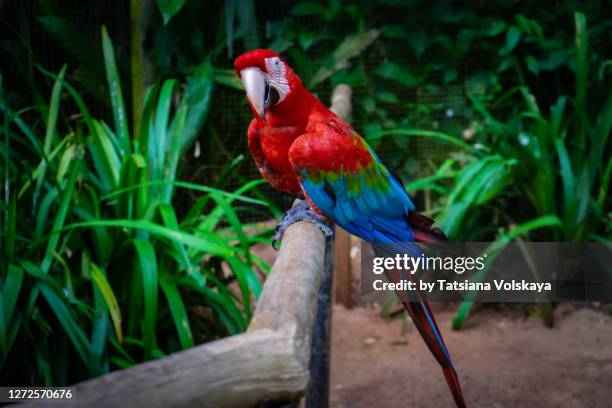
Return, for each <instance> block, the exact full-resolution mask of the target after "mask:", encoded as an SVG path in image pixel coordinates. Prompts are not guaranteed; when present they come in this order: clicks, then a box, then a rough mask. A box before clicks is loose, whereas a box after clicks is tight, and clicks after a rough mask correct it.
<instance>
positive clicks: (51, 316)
mask: <svg viewBox="0 0 612 408" xmlns="http://www.w3.org/2000/svg"><path fill="white" fill-rule="evenodd" d="M102 49H103V53H104V61H105V68H106V74H107V83H108V88H109V91H110V99H111V107H112V111H113V118H114V126H112V127H111V126H109V125H108V124H107V123H105V122H104V121H101V120H97V119H95V118H93V117H92V115H91V114H90V112H89V110H88V108H87V106H86V105H85V103H84V102H83V99H82V97H81V95H80V94H79V93H78V92H77V91H76V89H75V88H73V87H72V86H71V85H70V84H69V83H68V82H66V81H65V78H64V74H65V72H66V69H65V67H64V68H62V70H61V71H60V72H59V74H57V75H55V74H52V73H50V72H48V71H46V70H44V69H43V68H40V67H39V70H40V71H41V72H42V73H43V74H44V75H45V76H46V77H49V78H52V79H53V81H54V85H53V90H52V93H51V98H50V101H49V104H48V105H47V106H46V107H45V109H44V110H41V111H44V112H47V114H46V115H45V116H44V117H43V118H42V123H41V124H40V125H37V121H36V120H35V119H34V117H33V115H34V114H35V111H31V110H29V109H23V110H19V111H15V110H12V109H11V108H10V107H9V106H8V105H7V103H6V99H5V98H4V97H2V98H0V111H1V112H2V114H3V116H4V118H5V120H4V124H3V127H2V129H1V134H2V143H1V147H0V152H1V156H2V157H3V161H2V164H0V169H1V170H2V172H1V173H2V177H3V196H2V198H1V199H0V215H1V217H0V218H1V221H0V222H1V224H0V230H1V235H0V240H1V245H0V247H1V248H2V250H1V254H2V259H1V261H0V276H1V280H0V289H1V292H2V298H1V301H0V373H1V374H0V375H1V376H2V378H3V383H4V384H7V383H15V384H21V385H23V384H33V385H41V384H44V385H46V386H58V385H65V384H69V383H73V382H76V381H79V380H82V379H85V378H88V377H91V376H96V375H100V374H103V373H105V372H108V371H109V370H111V369H113V368H122V367H128V366H131V365H133V364H135V363H138V362H140V361H144V360H148V359H151V358H155V357H159V356H162V355H164V354H166V353H170V352H173V351H175V350H180V349H185V348H188V347H191V346H193V345H194V344H197V343H201V342H204V341H207V340H211V339H214V338H217V337H218V336H221V335H224V334H226V333H230V334H232V333H237V332H240V331H242V330H244V329H245V328H246V326H247V324H248V321H249V318H250V316H251V310H252V309H251V308H252V304H253V301H254V299H256V298H257V296H258V294H259V292H260V289H261V284H260V276H259V275H258V272H257V271H259V273H261V274H265V273H266V272H267V271H268V266H267V265H266V264H265V262H263V261H262V260H261V259H259V258H258V257H257V256H255V255H254V254H252V253H251V252H250V248H251V246H252V245H254V244H256V243H259V242H267V241H268V240H269V235H270V233H271V231H270V230H269V229H260V230H259V231H257V230H254V232H251V233H247V232H246V231H245V227H244V226H243V225H242V224H241V222H240V213H241V212H243V211H245V209H244V208H243V207H241V206H240V203H245V204H249V205H256V206H261V207H262V208H268V207H269V203H268V202H266V201H262V200H261V199H255V198H251V197H248V196H247V194H249V193H251V192H254V191H255V190H256V189H257V186H258V184H260V182H261V181H260V180H255V181H252V182H248V183H245V184H244V185H242V186H241V187H239V188H238V189H237V190H235V191H233V192H225V191H222V190H220V189H218V188H213V187H207V186H202V185H196V184H192V183H187V182H182V181H178V179H177V174H178V172H179V170H180V167H181V155H182V153H184V152H185V150H186V149H187V148H188V147H189V146H190V145H191V144H192V143H193V141H194V139H195V135H196V134H197V133H198V132H199V131H200V129H202V126H203V124H204V122H205V120H206V117H207V115H208V111H209V109H210V95H211V92H212V88H213V70H212V68H211V66H210V62H209V61H206V62H204V63H203V64H202V65H201V66H200V67H199V68H198V69H197V70H196V72H194V74H193V75H192V76H191V78H190V80H189V82H188V84H187V86H186V90H185V92H184V94H183V95H180V94H178V93H177V88H178V87H177V85H178V84H177V82H176V81H174V80H167V81H165V82H163V83H162V84H159V85H154V86H153V87H151V89H149V91H148V92H147V95H146V97H145V104H144V107H143V114H142V129H141V130H140V132H139V137H138V138H137V139H135V138H131V137H130V134H131V132H130V129H129V124H128V121H127V115H126V112H125V109H124V104H123V98H122V92H121V84H120V81H119V75H118V73H117V70H116V63H115V56H114V51H113V46H112V44H111V42H110V39H109V37H108V35H107V34H106V31H105V30H104V29H103V31H102ZM0 85H1V81H0ZM0 89H2V88H1V87H0ZM64 95H69V96H70V99H66V98H63V96H64ZM75 108H76V112H78V113H77V114H75V111H74V109H75ZM29 123H33V124H32V125H30V124H29ZM132 132H133V129H132ZM40 133H44V138H41V136H40ZM41 140H42V142H41ZM236 164H237V163H236V162H234V163H231V164H230V166H236ZM176 189H190V190H193V191H195V192H198V193H201V196H200V197H199V198H198V199H197V200H196V201H195V202H194V203H193V205H192V206H191V207H190V208H189V209H188V211H186V212H185V214H184V215H181V214H179V213H177V211H176V210H175V208H174V207H173V206H172V198H173V195H174V191H175V190H176Z"/></svg>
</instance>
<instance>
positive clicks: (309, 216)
mask: <svg viewBox="0 0 612 408" xmlns="http://www.w3.org/2000/svg"><path fill="white" fill-rule="evenodd" d="M298 221H308V222H310V223H312V224H314V225H316V226H317V227H319V229H320V230H321V231H322V232H323V234H325V237H326V238H327V239H328V241H329V242H331V241H333V239H334V230H333V228H332V227H331V225H330V224H329V222H328V221H327V218H325V217H324V216H322V215H319V213H317V212H316V211H315V210H313V209H312V207H311V206H310V204H309V203H308V201H306V200H300V201H299V202H298V203H297V204H295V205H294V206H292V207H291V208H290V209H289V210H287V212H286V213H285V215H283V218H282V219H281V222H280V224H278V226H277V227H276V233H275V234H274V240H272V247H273V248H274V249H278V248H277V244H278V243H279V242H280V241H281V239H282V238H283V234H284V233H285V230H286V229H287V228H288V227H289V226H290V225H291V224H293V223H296V222H298Z"/></svg>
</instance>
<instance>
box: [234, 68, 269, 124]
mask: <svg viewBox="0 0 612 408" xmlns="http://www.w3.org/2000/svg"><path fill="white" fill-rule="evenodd" d="M240 78H241V79H242V83H243V84H244V89H245V90H246V94H247V98H249V101H250V102H251V106H252V107H253V109H254V110H255V112H257V114H258V115H259V117H260V118H261V119H263V120H265V119H266V117H265V114H264V102H265V101H264V96H265V93H266V75H265V74H264V73H263V72H262V71H261V70H260V69H259V68H254V67H251V68H245V69H243V70H242V71H240Z"/></svg>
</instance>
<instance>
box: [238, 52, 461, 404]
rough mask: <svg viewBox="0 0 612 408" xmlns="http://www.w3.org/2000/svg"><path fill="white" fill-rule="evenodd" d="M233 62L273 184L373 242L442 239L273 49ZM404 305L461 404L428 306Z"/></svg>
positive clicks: (254, 149) (257, 154)
mask: <svg viewBox="0 0 612 408" xmlns="http://www.w3.org/2000/svg"><path fill="white" fill-rule="evenodd" d="M234 67H235V70H236V74H237V75H238V77H239V78H240V79H241V80H242V82H243V84H244V88H245V90H246V95H247V99H248V101H249V104H250V106H251V109H252V111H253V113H254V115H255V118H254V119H253V120H252V121H251V124H250V126H249V130H248V146H249V149H250V151H251V153H252V154H253V157H254V159H255V162H256V164H257V167H258V168H259V170H260V172H261V174H262V175H263V177H264V179H266V180H267V181H268V182H269V183H270V184H271V185H272V187H274V188H276V189H278V190H280V191H283V192H285V193H288V194H290V195H292V196H295V197H299V198H305V199H306V200H307V201H308V203H309V204H310V206H311V207H312V208H313V209H314V211H316V212H317V213H319V214H320V215H323V216H325V217H327V218H329V219H331V220H333V221H334V222H335V223H336V224H337V225H339V226H340V227H342V228H343V229H345V230H347V231H349V232H350V233H352V234H355V235H357V236H358V237H361V238H363V239H364V240H366V241H369V242H372V243H374V244H376V243H406V242H414V241H423V242H432V241H439V240H441V239H444V235H443V234H442V233H441V232H440V231H439V230H438V229H433V228H431V225H432V223H433V220H430V219H429V218H427V217H425V216H423V215H420V214H418V213H417V212H416V211H415V206H414V204H413V203H412V201H411V200H410V198H409V197H408V194H407V193H406V190H405V188H404V186H403V185H402V183H401V181H400V180H399V178H397V177H396V176H394V175H393V173H392V172H390V171H389V170H388V169H387V168H386V167H385V166H384V165H383V163H382V162H381V161H380V159H379V158H378V156H377V155H376V153H374V151H373V150H372V149H371V148H370V146H368V144H367V143H366V142H365V141H364V140H363V139H362V138H361V137H360V136H359V135H358V134H357V133H356V132H355V131H354V130H353V129H352V128H351V126H350V125H349V124H348V123H346V122H345V121H343V120H342V119H340V118H339V117H338V116H336V115H335V114H334V113H333V112H332V111H330V110H329V109H328V108H327V107H326V106H325V105H323V104H322V103H321V102H320V101H319V100H318V99H317V98H316V97H315V96H314V95H313V94H312V93H310V92H309V91H308V90H307V89H306V88H305V87H304V85H302V81H301V80H300V78H299V77H298V76H297V75H296V74H295V72H293V70H292V69H291V68H290V67H289V66H288V65H287V63H286V62H285V61H284V60H283V59H282V58H281V57H280V56H279V55H278V53H276V52H274V51H271V50H254V51H250V52H247V53H245V54H243V55H241V56H240V57H238V58H237V59H236V61H235V63H234ZM413 245H414V244H413ZM414 296H416V297H414ZM403 304H404V306H405V308H406V310H407V311H408V312H409V314H410V316H411V317H412V320H413V321H414V323H415V325H416V327H417V329H418V330H419V332H420V334H421V336H422V337H423V339H424V340H425V343H426V344H427V346H428V347H429V349H430V350H431V352H432V353H433V355H434V357H435V358H436V360H437V361H438V363H439V364H440V365H441V366H442V369H443V372H444V376H445V378H446V381H447V383H448V386H449V387H450V390H451V392H452V394H453V397H454V399H455V402H456V404H457V406H459V407H465V401H464V398H463V394H462V392H461V387H460V385H459V379H458V377H457V374H456V371H455V368H454V366H453V363H452V361H451V358H450V355H449V352H448V350H447V348H446V346H445V344H444V341H443V339H442V336H441V334H440V330H439V329H438V327H437V325H436V322H435V320H434V317H433V314H432V312H431V310H430V308H429V305H428V303H427V302H426V301H425V299H424V298H423V297H422V296H421V294H419V293H417V294H416V295H413V297H412V298H411V299H410V301H409V302H408V301H407V302H403Z"/></svg>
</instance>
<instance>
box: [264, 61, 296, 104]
mask: <svg viewBox="0 0 612 408" xmlns="http://www.w3.org/2000/svg"><path fill="white" fill-rule="evenodd" d="M265 63H266V71H268V84H269V85H271V86H273V87H274V88H275V89H276V90H277V91H278V94H279V100H278V102H279V103H280V102H282V101H283V99H285V97H286V96H287V94H289V91H290V87H289V82H288V81H287V66H286V65H285V63H284V62H283V61H281V59H280V58H278V57H271V58H266V59H265Z"/></svg>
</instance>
